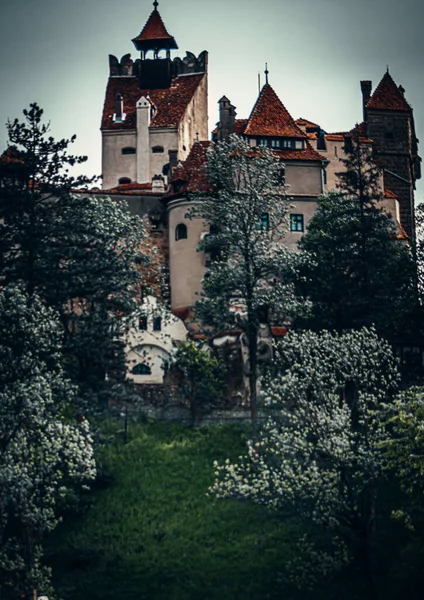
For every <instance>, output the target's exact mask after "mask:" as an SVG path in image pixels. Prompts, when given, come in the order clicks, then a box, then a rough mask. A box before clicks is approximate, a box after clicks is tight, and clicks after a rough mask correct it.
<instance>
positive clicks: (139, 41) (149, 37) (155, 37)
mask: <svg viewBox="0 0 424 600" xmlns="http://www.w3.org/2000/svg"><path fill="white" fill-rule="evenodd" d="M158 4H159V3H158V2H154V3H153V6H154V10H153V11H152V13H151V15H150V17H149V18H148V19H147V23H146V24H145V26H144V27H143V29H142V30H141V32H140V33H139V35H138V36H137V37H135V38H134V39H133V40H132V41H133V43H134V46H135V47H136V48H137V50H139V51H140V52H141V58H142V59H144V58H145V55H146V52H148V51H149V50H153V52H154V55H155V58H157V56H158V53H159V51H160V50H166V51H167V55H168V58H169V54H170V51H171V50H178V45H177V42H176V41H175V39H174V38H173V37H172V35H170V34H169V33H168V31H167V29H166V27H165V24H164V22H163V21H162V17H161V16H160V14H159V11H158Z"/></svg>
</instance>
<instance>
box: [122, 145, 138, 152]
mask: <svg viewBox="0 0 424 600" xmlns="http://www.w3.org/2000/svg"><path fill="white" fill-rule="evenodd" d="M135 152H136V150H135V148H130V147H129V146H128V147H126V148H122V150H121V153H122V154H135Z"/></svg>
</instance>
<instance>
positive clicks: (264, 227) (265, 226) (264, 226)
mask: <svg viewBox="0 0 424 600" xmlns="http://www.w3.org/2000/svg"><path fill="white" fill-rule="evenodd" d="M259 229H260V230H261V231H269V214H268V213H263V214H262V215H261V223H260V227H259Z"/></svg>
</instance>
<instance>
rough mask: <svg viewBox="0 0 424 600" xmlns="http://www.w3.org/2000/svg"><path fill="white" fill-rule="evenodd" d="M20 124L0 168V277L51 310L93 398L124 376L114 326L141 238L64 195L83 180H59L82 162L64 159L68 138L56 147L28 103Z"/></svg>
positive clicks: (120, 221)
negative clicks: (101, 387)
mask: <svg viewBox="0 0 424 600" xmlns="http://www.w3.org/2000/svg"><path fill="white" fill-rule="evenodd" d="M24 116H25V121H24V122H23V123H20V122H19V121H18V120H17V119H15V120H14V121H13V122H9V123H8V125H7V129H8V135H9V142H10V144H11V146H10V148H9V150H8V153H6V154H7V156H6V159H7V158H8V157H9V159H10V160H5V159H3V161H0V162H1V164H0V179H1V186H0V274H1V276H2V277H3V281H4V283H6V284H7V283H10V282H15V283H21V284H22V285H24V286H25V289H26V290H27V292H28V293H29V294H30V295H31V294H33V293H34V292H35V293H38V294H39V295H40V296H41V297H42V298H43V299H44V300H45V302H47V303H48V304H49V305H50V306H53V307H54V308H55V309H56V310H57V311H58V312H59V315H60V319H61V322H62V324H63V328H64V331H65V334H66V335H65V340H64V344H65V345H64V350H65V352H66V354H67V356H68V363H67V364H68V367H69V373H70V374H71V375H72V377H73V378H74V379H75V380H76V381H78V382H79V383H80V384H81V385H83V386H84V387H85V388H88V389H91V390H93V389H96V388H98V386H99V382H101V381H103V380H104V377H105V372H106V371H107V372H108V374H109V377H111V376H112V375H113V374H114V371H116V374H117V376H118V378H119V376H121V377H122V376H123V373H124V372H125V365H124V359H123V352H122V349H121V348H120V347H119V345H118V344H117V343H116V338H117V327H116V323H117V321H118V320H119V319H120V318H121V316H122V315H125V314H129V312H131V311H132V310H133V309H134V307H135V302H134V296H135V293H136V289H137V285H140V284H141V283H143V281H142V275H143V274H144V273H145V268H144V267H145V266H146V263H147V261H148V258H147V253H146V252H145V251H144V252H143V251H142V250H141V244H142V243H143V241H145V238H146V236H145V231H144V228H143V224H142V223H141V221H140V220H139V218H138V217H131V216H130V214H129V212H128V209H127V207H126V206H123V205H122V204H118V203H117V202H113V201H112V200H110V199H105V198H98V197H93V196H91V197H88V198H87V197H84V195H83V194H81V195H75V194H73V193H72V190H73V189H74V188H77V187H81V186H82V185H84V184H87V183H89V182H90V181H91V180H88V179H87V178H85V177H78V178H76V179H74V178H72V177H71V176H70V175H69V173H68V170H69V167H72V166H73V165H76V164H80V163H83V162H84V161H85V160H86V157H75V156H72V155H69V154H68V147H69V145H70V144H71V143H72V142H73V141H74V140H75V136H74V137H73V138H71V139H70V140H60V141H59V142H56V141H55V140H54V139H53V138H52V137H50V136H49V135H48V132H49V126H48V125H46V124H43V122H42V117H43V111H42V110H41V109H40V108H39V107H38V106H37V105H36V104H32V105H31V106H30V109H29V110H25V111H24ZM3 158H5V157H3Z"/></svg>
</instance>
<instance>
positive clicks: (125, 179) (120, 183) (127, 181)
mask: <svg viewBox="0 0 424 600" xmlns="http://www.w3.org/2000/svg"><path fill="white" fill-rule="evenodd" d="M118 183H119V185H125V184H126V183H131V179H130V178H129V177H121V178H120V179H118Z"/></svg>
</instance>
